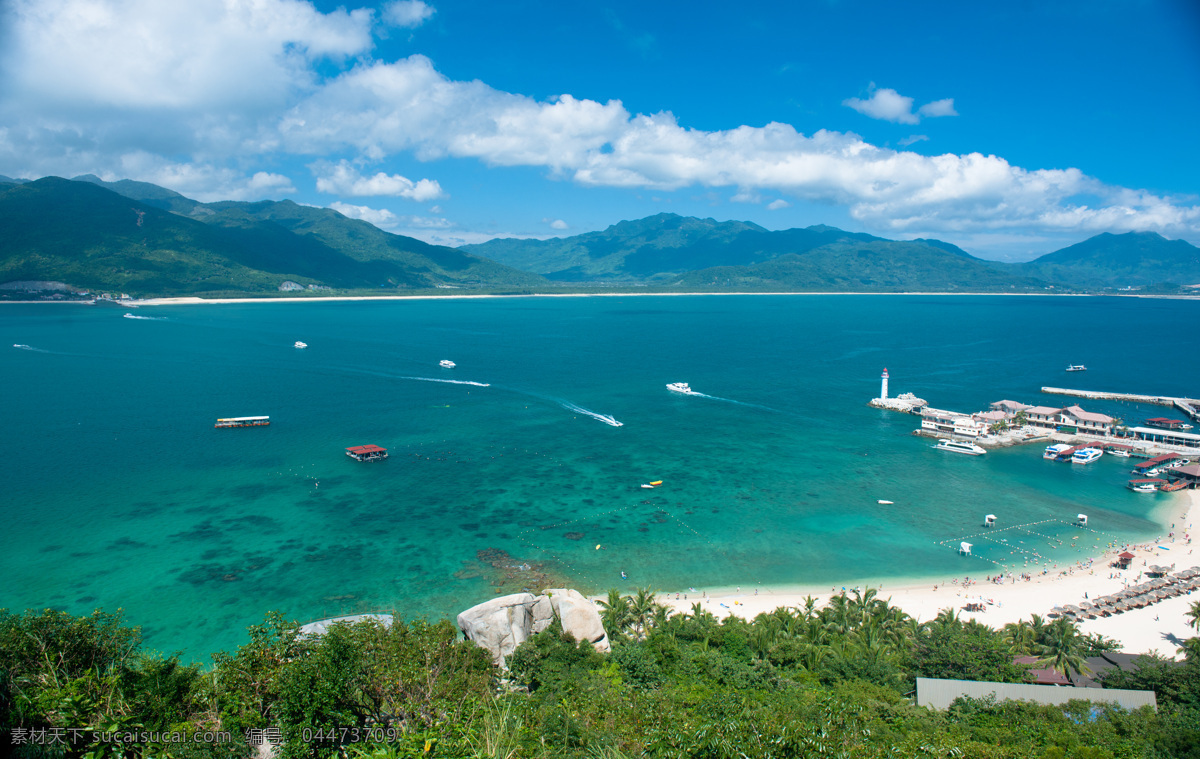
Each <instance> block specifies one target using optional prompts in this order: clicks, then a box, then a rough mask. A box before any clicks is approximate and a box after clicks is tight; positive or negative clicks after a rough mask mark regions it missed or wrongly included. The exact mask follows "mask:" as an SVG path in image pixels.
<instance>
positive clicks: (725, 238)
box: [459, 213, 879, 282]
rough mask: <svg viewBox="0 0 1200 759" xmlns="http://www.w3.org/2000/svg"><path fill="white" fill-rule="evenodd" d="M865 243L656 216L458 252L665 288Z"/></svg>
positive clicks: (815, 231)
mask: <svg viewBox="0 0 1200 759" xmlns="http://www.w3.org/2000/svg"><path fill="white" fill-rule="evenodd" d="M845 239H853V240H862V241H869V240H878V239H879V238H876V237H872V236H870V235H864V234H855V233H851V232H844V231H842V230H840V229H835V228H834V227H826V226H815V227H809V228H808V229H789V230H785V231H782V232H771V231H768V230H766V229H764V228H762V227H760V226H758V225H757V224H753V223H751V222H746V221H723V222H719V221H716V220H714V219H697V218H694V217H686V216H679V215H677V214H673V213H660V214H657V215H655V216H649V217H647V218H645V219H637V220H635V221H622V222H619V223H617V224H614V225H612V226H611V227H609V228H608V229H605V230H603V231H600V232H588V233H586V234H582V235H577V236H575V237H567V238H554V239H551V240H518V239H499V240H490V241H488V242H485V243H480V244H478V245H467V246H463V247H462V248H459V250H469V251H470V252H472V253H474V254H476V255H480V256H484V257H486V258H490V259H492V260H494V261H499V262H500V263H503V264H506V265H508V266H512V267H514V268H517V269H523V270H525V271H529V272H535V273H537V274H541V275H543V276H545V277H547V278H549V279H552V280H557V281H562V282H590V281H606V282H665V281H670V280H674V279H676V278H677V277H678V276H679V275H680V274H683V273H685V272H690V271H696V270H697V269H704V268H707V267H710V266H745V265H750V264H755V263H759V262H762V261H766V260H769V259H772V258H775V257H777V256H780V255H785V254H787V253H801V252H805V251H808V250H811V249H813V248H816V247H819V246H821V245H825V244H828V243H831V242H835V241H838V240H845Z"/></svg>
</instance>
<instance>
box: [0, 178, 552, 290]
mask: <svg viewBox="0 0 1200 759" xmlns="http://www.w3.org/2000/svg"><path fill="white" fill-rule="evenodd" d="M108 187H115V188H119V189H120V190H121V192H120V193H118V192H114V191H113V190H112V189H108ZM130 195H141V196H145V199H138V198H135V197H130ZM192 204H194V205H192ZM162 206H166V207H167V208H172V209H180V210H185V209H190V212H189V215H188V216H183V215H180V214H179V213H176V212H172V211H171V210H166V209H164V207H162ZM193 217H195V218H193ZM0 239H2V240H4V243H3V247H2V248H0V283H3V282H11V281H25V280H40V281H60V282H66V283H69V284H71V285H74V286H77V287H83V288H87V289H91V290H112V291H121V292H127V293H131V294H135V295H182V294H198V293H204V292H216V291H240V292H259V293H266V292H276V291H278V289H279V286H280V285H281V284H282V283H283V282H285V281H289V280H290V281H292V282H296V283H299V284H301V285H318V286H324V287H334V288H341V289H378V288H388V289H396V288H401V289H416V288H422V289H423V288H433V287H438V286H450V287H459V286H469V287H530V286H536V285H537V284H538V283H543V284H544V283H545V280H543V279H542V278H541V277H538V276H536V275H533V274H528V273H525V272H520V271H516V270H513V269H509V268H507V267H504V266H502V265H500V264H497V263H494V262H492V261H486V260H484V259H480V258H478V257H475V256H472V255H469V254H466V253H463V252H461V251H458V250H455V249H453V248H446V247H441V246H435V245H428V244H426V243H423V242H421V241H419V240H413V239H411V238H407V237H402V236H400V235H392V234H389V233H387V232H383V231H382V230H379V229H377V228H376V227H373V226H371V225H370V224H367V223H366V222H363V221H358V220H355V219H348V218H346V217H344V216H342V215H341V214H338V213H337V212H336V211H331V210H328V209H315V208H307V207H305V206H299V205H296V204H295V203H291V202H288V201H284V202H280V203H275V202H270V201H267V202H263V203H232V202H230V203H218V204H211V205H210V204H200V203H196V201H191V200H189V199H187V198H184V197H183V196H181V195H178V194H177V193H172V192H171V191H170V190H164V189H163V188H160V187H156V186H155V185H147V184H145V183H141V182H128V183H126V182H113V183H103V182H100V181H99V180H97V179H95V178H94V177H92V178H90V179H88V178H85V179H84V180H83V181H72V180H67V179H61V178H58V177H46V178H44V179H39V180H36V181H33V182H28V183H25V184H3V185H0Z"/></svg>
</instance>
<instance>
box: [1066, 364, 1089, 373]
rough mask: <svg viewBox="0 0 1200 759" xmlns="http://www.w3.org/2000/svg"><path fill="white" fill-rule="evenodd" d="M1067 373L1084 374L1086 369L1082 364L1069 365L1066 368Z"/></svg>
mask: <svg viewBox="0 0 1200 759" xmlns="http://www.w3.org/2000/svg"><path fill="white" fill-rule="evenodd" d="M1067 371H1068V372H1086V371H1087V367H1086V366H1084V365H1083V364H1071V365H1070V366H1068V367H1067Z"/></svg>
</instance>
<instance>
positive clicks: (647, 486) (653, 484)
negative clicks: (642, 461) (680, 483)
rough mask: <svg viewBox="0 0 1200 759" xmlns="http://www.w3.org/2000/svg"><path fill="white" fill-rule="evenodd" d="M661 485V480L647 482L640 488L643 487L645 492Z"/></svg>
mask: <svg viewBox="0 0 1200 759" xmlns="http://www.w3.org/2000/svg"><path fill="white" fill-rule="evenodd" d="M662 483H663V481H662V480H655V481H654V482H647V483H646V484H645V485H642V487H644V488H645V489H647V490H653V489H654V488H656V487H658V486H659V485H661V484H662Z"/></svg>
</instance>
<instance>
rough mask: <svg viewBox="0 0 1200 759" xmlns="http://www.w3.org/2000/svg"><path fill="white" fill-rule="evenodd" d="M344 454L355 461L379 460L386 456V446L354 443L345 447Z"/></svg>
mask: <svg viewBox="0 0 1200 759" xmlns="http://www.w3.org/2000/svg"><path fill="white" fill-rule="evenodd" d="M346 455H347V456H349V457H350V458H352V459H354V460H355V461H379V460H381V459H386V458H387V457H388V452H387V448H380V447H379V446H377V445H356V446H354V447H353V448H347V449H346Z"/></svg>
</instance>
